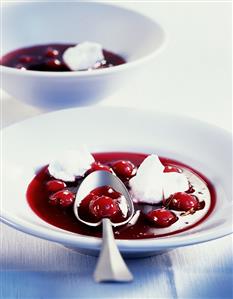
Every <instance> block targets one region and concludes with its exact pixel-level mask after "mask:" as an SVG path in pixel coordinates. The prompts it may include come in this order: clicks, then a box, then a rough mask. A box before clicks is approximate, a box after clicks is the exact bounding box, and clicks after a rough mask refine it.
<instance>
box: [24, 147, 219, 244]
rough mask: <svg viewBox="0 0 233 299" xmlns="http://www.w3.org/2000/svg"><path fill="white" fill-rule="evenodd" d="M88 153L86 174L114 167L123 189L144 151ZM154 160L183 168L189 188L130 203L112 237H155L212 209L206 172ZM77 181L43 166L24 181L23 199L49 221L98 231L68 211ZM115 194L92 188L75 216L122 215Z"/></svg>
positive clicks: (173, 169) (195, 221)
mask: <svg viewBox="0 0 233 299" xmlns="http://www.w3.org/2000/svg"><path fill="white" fill-rule="evenodd" d="M93 156H94V157H95V160H96V162H95V163H93V165H92V168H91V169H90V170H89V171H88V172H87V173H86V175H88V174H89V173H90V172H92V171H96V170H99V169H102V170H105V171H114V173H115V174H116V175H117V176H118V177H119V178H120V179H121V180H122V181H123V182H124V184H125V185H126V187H127V188H128V189H129V191H130V188H129V183H128V182H129V180H130V179H131V178H132V177H133V176H134V175H135V174H136V172H137V167H139V165H140V164H141V163H142V161H143V160H144V159H145V158H146V157H147V155H146V154H139V153H125V152H111V153H96V154H93ZM160 160H161V162H162V163H163V165H164V166H165V169H164V172H183V173H184V174H185V175H186V177H187V178H188V181H189V189H188V190H186V191H185V192H177V193H174V194H172V195H171V196H170V197H169V198H168V199H166V200H163V201H162V202H161V203H159V204H153V205H152V204H145V203H140V204H139V203H134V206H135V211H136V212H135V215H134V216H133V218H132V219H131V220H130V222H129V223H128V224H126V225H123V226H119V227H117V228H114V234H115V237H116V238H117V239H145V238H156V237H163V236H169V235H172V234H176V233H180V232H182V231H185V230H187V229H191V228H193V227H194V226H196V225H198V224H199V223H201V222H202V221H204V220H205V219H206V218H207V217H208V216H209V214H210V213H211V212H212V210H213V209H214V206H215V201H216V197H215V190H214V188H213V186H212V184H211V183H210V182H209V181H208V179H207V178H205V177H204V176H203V175H202V174H200V173H199V172H197V171H195V170H194V169H192V168H190V167H189V166H187V165H185V164H183V163H180V162H177V161H174V160H171V159H167V158H162V157H160ZM81 182H82V179H80V178H77V179H76V181H75V182H72V183H70V182H68V183H67V182H62V181H59V180H56V179H54V178H53V177H51V175H50V174H49V172H48V167H47V166H45V167H44V168H42V169H41V170H40V171H39V172H38V174H37V175H36V176H35V177H34V179H33V180H32V182H31V183H30V184H29V186H28V190H27V200H28V203H29V205H30V207H31V208H32V210H33V211H34V212H35V213H36V214H37V215H38V216H39V217H40V218H42V219H43V220H44V221H46V222H48V223H50V224H52V225H54V226H57V227H59V228H61V229H64V230H67V231H71V232H74V233H78V234H82V235H87V236H96V237H101V227H100V226H99V227H89V226H86V225H85V224H83V223H81V222H79V221H78V220H77V218H76V217H75V215H74V212H73V202H74V199H75V194H76V192H77V189H78V187H79V185H80V183H81ZM155 183H156V182H155ZM120 196H121V194H119V193H118V192H116V191H115V190H113V189H111V188H110V187H109V186H103V187H101V188H98V189H95V190H93V191H92V192H91V193H90V194H89V195H88V196H87V197H86V198H85V200H83V202H84V203H85V205H84V208H83V209H82V212H81V213H82V217H81V218H82V219H84V218H85V217H87V219H89V220H90V217H92V220H93V219H95V220H100V219H101V217H102V218H103V217H108V216H109V217H108V218H110V219H112V220H114V219H120V220H121V221H122V220H125V217H127V216H126V215H127V213H126V215H125V216H124V217H123V216H122V211H120V210H119V206H118V203H119V198H120ZM80 207H81V206H80ZM88 213H90V214H88ZM88 217H89V218H88ZM93 217H94V218H93ZM111 217H112V218H111ZM114 217H115V218H114ZM119 217H120V218H119Z"/></svg>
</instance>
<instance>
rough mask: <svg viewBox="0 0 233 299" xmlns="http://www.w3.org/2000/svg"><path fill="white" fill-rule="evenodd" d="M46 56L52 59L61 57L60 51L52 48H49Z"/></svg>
mask: <svg viewBox="0 0 233 299" xmlns="http://www.w3.org/2000/svg"><path fill="white" fill-rule="evenodd" d="M45 55H46V56H47V57H51V58H54V57H57V56H58V55H59V51H58V50H56V49H54V48H52V47H48V48H47V50H46V52H45Z"/></svg>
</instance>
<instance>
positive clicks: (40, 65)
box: [0, 44, 126, 72]
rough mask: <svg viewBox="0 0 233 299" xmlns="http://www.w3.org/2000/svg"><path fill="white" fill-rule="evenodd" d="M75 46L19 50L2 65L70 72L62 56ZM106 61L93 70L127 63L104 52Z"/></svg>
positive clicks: (45, 46)
mask: <svg viewBox="0 0 233 299" xmlns="http://www.w3.org/2000/svg"><path fill="white" fill-rule="evenodd" d="M73 46H75V45H74V44H47V45H38V46H32V47H27V48H21V49H17V50H15V51H12V52H10V53H8V54H6V55H4V56H3V57H2V59H1V61H0V63H1V65H4V66H8V67H12V68H16V69H21V70H31V71H46V72H70V71H71V70H70V69H69V67H68V66H67V65H66V64H65V62H64V60H63V58H62V56H63V53H64V52H65V50H66V49H67V48H69V47H73ZM103 54H104V58H105V59H104V60H103V61H101V62H100V63H98V64H97V65H96V66H94V67H93V69H103V68H109V67H113V66H117V65H120V64H124V63H126V61H125V60H124V58H122V57H121V56H119V55H117V54H115V53H112V52H110V51H107V50H103Z"/></svg>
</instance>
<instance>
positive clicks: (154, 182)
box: [129, 155, 189, 204]
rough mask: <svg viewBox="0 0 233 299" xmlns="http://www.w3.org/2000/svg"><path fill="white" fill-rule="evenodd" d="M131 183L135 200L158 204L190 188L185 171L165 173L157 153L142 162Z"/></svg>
mask: <svg viewBox="0 0 233 299" xmlns="http://www.w3.org/2000/svg"><path fill="white" fill-rule="evenodd" d="M129 185H130V187H131V194H132V196H133V198H134V201H135V202H143V203H149V204H158V203H160V202H161V201H162V200H163V198H165V199H166V198H168V197H169V196H170V195H171V194H173V193H176V192H182V191H187V190H188V189H189V182H188V179H187V178H186V176H185V175H184V174H183V173H178V172H169V173H164V166H163V164H162V163H161V162H160V160H159V157H158V156H157V155H150V156H148V157H147V158H146V159H145V160H144V161H143V162H142V163H141V165H140V166H139V168H138V171H137V174H136V175H135V176H134V177H133V178H132V179H131V180H130V181H129Z"/></svg>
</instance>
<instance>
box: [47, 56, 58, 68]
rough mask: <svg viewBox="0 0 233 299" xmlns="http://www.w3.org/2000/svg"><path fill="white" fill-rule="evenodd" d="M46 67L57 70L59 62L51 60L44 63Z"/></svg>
mask: <svg viewBox="0 0 233 299" xmlns="http://www.w3.org/2000/svg"><path fill="white" fill-rule="evenodd" d="M46 65H47V67H49V68H51V69H59V68H60V67H61V61H60V60H58V59H53V58H51V59H48V60H47V61H46Z"/></svg>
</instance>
